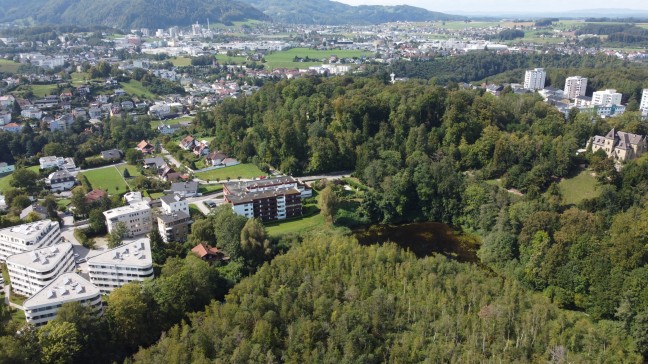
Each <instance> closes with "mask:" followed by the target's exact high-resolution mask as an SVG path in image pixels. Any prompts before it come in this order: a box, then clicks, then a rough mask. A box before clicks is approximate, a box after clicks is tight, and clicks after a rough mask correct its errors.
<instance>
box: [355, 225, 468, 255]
mask: <svg viewBox="0 0 648 364" xmlns="http://www.w3.org/2000/svg"><path fill="white" fill-rule="evenodd" d="M353 233H354V236H355V237H356V239H358V242H359V243H360V244H362V245H370V244H382V243H385V242H388V241H389V242H392V243H395V244H397V245H398V246H400V247H401V248H404V249H407V250H410V251H411V252H412V253H414V254H415V255H416V256H417V257H419V258H422V257H426V256H430V255H433V254H442V255H444V256H446V257H448V258H451V259H454V260H457V261H460V262H470V263H479V258H478V257H477V249H479V240H478V239H477V238H476V237H474V236H470V235H465V234H462V233H459V232H457V231H455V230H453V229H452V228H451V227H450V226H448V225H446V224H443V223H439V222H419V223H411V224H403V225H373V226H370V227H368V228H365V229H360V230H355V231H354V232H353Z"/></svg>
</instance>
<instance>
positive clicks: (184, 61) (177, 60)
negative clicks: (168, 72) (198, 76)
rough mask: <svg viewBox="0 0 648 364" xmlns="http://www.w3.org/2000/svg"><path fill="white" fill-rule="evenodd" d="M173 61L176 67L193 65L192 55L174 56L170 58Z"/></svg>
mask: <svg viewBox="0 0 648 364" xmlns="http://www.w3.org/2000/svg"><path fill="white" fill-rule="evenodd" d="M170 61H171V63H173V65H174V66H175V67H186V66H191V58H190V57H173V58H171V59H170Z"/></svg>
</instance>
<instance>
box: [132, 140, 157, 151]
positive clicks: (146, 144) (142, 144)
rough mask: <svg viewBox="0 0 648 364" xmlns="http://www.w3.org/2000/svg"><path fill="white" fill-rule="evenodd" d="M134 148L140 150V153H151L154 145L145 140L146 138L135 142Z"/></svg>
mask: <svg viewBox="0 0 648 364" xmlns="http://www.w3.org/2000/svg"><path fill="white" fill-rule="evenodd" d="M135 149H137V150H139V151H140V152H142V154H151V153H153V150H154V149H155V147H153V146H152V145H151V144H149V142H147V141H146V140H142V141H141V142H139V144H137V147H135Z"/></svg>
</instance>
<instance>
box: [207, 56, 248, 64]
mask: <svg viewBox="0 0 648 364" xmlns="http://www.w3.org/2000/svg"><path fill="white" fill-rule="evenodd" d="M216 60H217V61H218V62H219V63H227V64H243V63H247V57H243V56H234V57H232V56H227V55H224V54H219V55H217V56H216ZM250 63H252V62H250Z"/></svg>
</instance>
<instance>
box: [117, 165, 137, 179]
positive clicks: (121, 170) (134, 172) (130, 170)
mask: <svg viewBox="0 0 648 364" xmlns="http://www.w3.org/2000/svg"><path fill="white" fill-rule="evenodd" d="M117 169H118V170H119V173H121V175H122V176H123V175H124V169H128V173H129V174H130V175H131V177H138V176H141V175H142V174H141V173H140V172H139V171H138V170H137V167H136V166H131V165H130V164H123V165H121V166H117Z"/></svg>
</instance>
